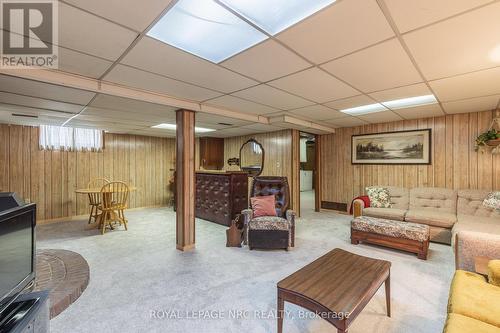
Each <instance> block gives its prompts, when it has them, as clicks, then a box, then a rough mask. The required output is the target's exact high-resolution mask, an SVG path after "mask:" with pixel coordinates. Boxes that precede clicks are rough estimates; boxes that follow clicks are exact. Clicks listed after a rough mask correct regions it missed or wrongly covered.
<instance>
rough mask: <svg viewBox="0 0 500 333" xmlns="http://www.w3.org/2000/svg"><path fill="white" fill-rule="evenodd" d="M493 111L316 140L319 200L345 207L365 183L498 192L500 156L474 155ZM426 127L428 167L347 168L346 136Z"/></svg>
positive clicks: (348, 130)
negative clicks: (429, 139) (429, 148)
mask: <svg viewBox="0 0 500 333" xmlns="http://www.w3.org/2000/svg"><path fill="white" fill-rule="evenodd" d="M493 116H494V113H493V111H486V112H474V113H464V114H455V115H448V116H443V117H435V118H426V119H417V120H404V121H398V122H391V123H383V124H374V125H366V126H359V127H351V128H339V129H337V131H336V133H335V134H331V135H325V136H322V137H321V166H322V175H321V176H322V200H323V201H329V202H339V203H350V201H351V199H352V198H353V197H355V196H357V195H360V194H363V193H364V188H365V187H366V186H370V185H393V186H402V187H409V188H412V187H417V186H426V187H432V186H434V187H447V188H454V189H464V188H465V189H468V188H471V189H487V190H492V189H496V190H498V189H500V155H498V154H497V155H492V154H490V153H480V152H479V153H478V152H475V151H474V140H475V138H476V137H477V136H478V134H480V133H481V132H483V131H485V130H487V129H488V127H489V126H490V123H491V120H492V119H493ZM424 128H431V129H432V164H431V165H417V166H415V165H351V135H353V134H366V133H377V132H388V131H400V130H412V129H424Z"/></svg>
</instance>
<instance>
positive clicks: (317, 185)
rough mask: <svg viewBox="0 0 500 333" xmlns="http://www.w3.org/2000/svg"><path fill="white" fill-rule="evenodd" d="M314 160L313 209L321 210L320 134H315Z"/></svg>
mask: <svg viewBox="0 0 500 333" xmlns="http://www.w3.org/2000/svg"><path fill="white" fill-rule="evenodd" d="M314 141H315V142H316V143H315V147H316V152H315V159H316V160H315V161H314V210H315V211H317V212H319V211H321V200H322V198H321V135H316V136H315V140H314Z"/></svg>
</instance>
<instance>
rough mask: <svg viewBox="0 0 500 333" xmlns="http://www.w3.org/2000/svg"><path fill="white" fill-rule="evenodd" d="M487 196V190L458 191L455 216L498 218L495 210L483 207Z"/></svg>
mask: <svg viewBox="0 0 500 333" xmlns="http://www.w3.org/2000/svg"><path fill="white" fill-rule="evenodd" d="M488 194H489V192H488V191H487V190H459V191H458V200H457V214H459V215H460V214H462V215H473V216H487V217H498V218H500V213H498V212H496V211H495V209H493V208H491V207H486V206H484V205H483V202H484V200H485V198H486V197H487V196H488Z"/></svg>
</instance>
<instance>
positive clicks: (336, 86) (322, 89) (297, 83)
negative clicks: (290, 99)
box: [268, 68, 359, 103]
mask: <svg viewBox="0 0 500 333" xmlns="http://www.w3.org/2000/svg"><path fill="white" fill-rule="evenodd" d="M268 84H269V85H271V86H274V87H276V88H280V89H283V90H286V91H289V92H291V93H293V94H295V95H299V96H302V97H304V98H307V99H310V100H313V101H315V102H318V103H323V102H327V101H331V100H334V99H339V98H344V97H349V96H354V95H358V94H359V91H357V90H355V89H353V88H351V87H350V86H349V85H347V84H345V83H343V82H342V81H340V80H337V79H336V78H334V77H333V76H331V75H329V74H328V73H325V72H324V71H322V70H320V69H318V68H311V69H307V70H305V71H302V72H299V73H296V74H293V75H290V76H287V77H284V78H281V79H278V80H275V81H271V82H269V83H268Z"/></svg>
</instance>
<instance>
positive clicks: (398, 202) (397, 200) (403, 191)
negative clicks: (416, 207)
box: [384, 186, 410, 210]
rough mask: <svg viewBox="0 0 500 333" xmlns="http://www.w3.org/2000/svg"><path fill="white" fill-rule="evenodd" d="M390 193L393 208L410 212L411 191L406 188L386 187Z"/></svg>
mask: <svg viewBox="0 0 500 333" xmlns="http://www.w3.org/2000/svg"><path fill="white" fill-rule="evenodd" d="M384 187H385V188H386V189H387V191H389V196H390V197H391V198H390V201H391V208H397V209H404V210H408V208H409V204H410V190H409V189H407V188H404V187H396V186H384Z"/></svg>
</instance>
